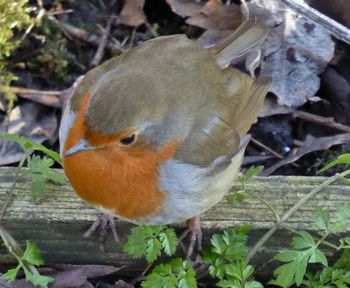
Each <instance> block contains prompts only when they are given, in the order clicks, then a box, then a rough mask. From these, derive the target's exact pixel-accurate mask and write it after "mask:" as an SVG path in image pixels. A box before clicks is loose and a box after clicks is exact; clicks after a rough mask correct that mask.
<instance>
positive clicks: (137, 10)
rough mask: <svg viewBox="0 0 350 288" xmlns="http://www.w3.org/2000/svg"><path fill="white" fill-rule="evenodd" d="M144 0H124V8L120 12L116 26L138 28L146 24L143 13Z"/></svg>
mask: <svg viewBox="0 0 350 288" xmlns="http://www.w3.org/2000/svg"><path fill="white" fill-rule="evenodd" d="M144 5H145V0H124V6H123V8H122V10H121V11H120V14H119V17H118V19H117V24H124V25H127V26H131V27H138V26H140V25H142V24H143V23H145V22H146V16H145V14H144V13H143V6H144Z"/></svg>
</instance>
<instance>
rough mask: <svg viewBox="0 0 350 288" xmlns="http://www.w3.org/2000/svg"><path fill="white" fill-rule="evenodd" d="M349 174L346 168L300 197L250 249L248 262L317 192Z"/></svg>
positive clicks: (349, 171)
mask: <svg viewBox="0 0 350 288" xmlns="http://www.w3.org/2000/svg"><path fill="white" fill-rule="evenodd" d="M349 174H350V170H346V171H344V172H342V173H340V174H336V175H334V176H333V177H330V178H328V179H327V180H326V181H324V182H323V183H322V184H321V185H319V186H317V187H315V188H314V189H312V190H311V192H310V193H309V194H307V195H306V196H305V197H304V198H302V199H300V200H299V202H297V203H296V204H295V205H294V206H293V207H292V208H290V209H289V210H288V211H287V213H286V214H285V215H283V216H282V217H281V220H280V221H279V222H276V224H275V225H274V226H273V227H272V228H271V229H270V230H269V231H267V232H266V234H265V235H264V236H263V237H262V238H261V239H260V240H259V241H258V242H257V243H256V244H255V246H254V247H253V249H252V250H250V252H249V254H248V256H247V259H246V262H247V263H248V262H249V261H250V260H251V259H252V258H253V257H254V255H255V254H256V253H257V252H258V251H259V249H260V248H261V247H262V246H263V245H264V244H265V243H266V241H267V240H269V239H270V237H271V236H272V235H273V234H274V233H275V232H276V231H277V229H278V228H280V227H281V226H282V225H283V224H284V223H285V222H286V221H287V220H288V218H289V217H290V216H292V215H293V214H294V213H295V212H296V211H297V210H299V209H300V208H301V207H302V206H303V205H304V204H305V203H306V202H307V201H309V200H310V199H311V198H313V197H315V195H316V194H317V193H319V192H321V191H322V190H323V189H324V188H326V187H327V186H329V185H330V184H332V183H333V182H335V181H336V180H338V179H340V178H343V177H346V176H347V175H349Z"/></svg>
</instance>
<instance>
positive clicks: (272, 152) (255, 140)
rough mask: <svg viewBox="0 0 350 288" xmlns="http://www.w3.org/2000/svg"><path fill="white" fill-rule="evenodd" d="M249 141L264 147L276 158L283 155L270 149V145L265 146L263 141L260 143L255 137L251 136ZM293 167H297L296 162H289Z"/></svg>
mask: <svg viewBox="0 0 350 288" xmlns="http://www.w3.org/2000/svg"><path fill="white" fill-rule="evenodd" d="M250 141H252V142H253V143H254V144H255V145H257V146H259V147H261V148H263V149H265V150H266V151H268V152H270V153H271V154H272V155H274V156H276V157H277V158H280V159H283V156H282V155H281V154H279V153H277V152H276V151H274V150H272V149H271V148H270V147H268V146H266V145H265V144H264V143H261V142H260V141H259V140H257V139H255V138H253V137H252V138H251V139H250ZM291 164H292V165H293V166H294V167H299V165H298V164H295V163H291Z"/></svg>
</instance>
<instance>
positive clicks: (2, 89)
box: [0, 86, 62, 96]
mask: <svg viewBox="0 0 350 288" xmlns="http://www.w3.org/2000/svg"><path fill="white" fill-rule="evenodd" d="M5 91H6V92H12V93H16V94H36V95H51V96H59V95H60V94H61V93H62V91H41V90H36V89H30V88H25V87H17V86H8V87H0V92H5Z"/></svg>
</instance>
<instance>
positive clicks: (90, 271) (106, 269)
mask: <svg viewBox="0 0 350 288" xmlns="http://www.w3.org/2000/svg"><path fill="white" fill-rule="evenodd" d="M54 267H55V268H56V269H59V270H64V271H69V270H72V269H78V268H83V269H84V270H85V271H86V273H87V278H88V279H94V278H100V277H105V276H108V275H111V274H114V273H116V272H118V271H120V270H122V269H123V268H124V266H122V267H115V266H111V265H93V264H91V265H73V264H61V265H55V266H54Z"/></svg>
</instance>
